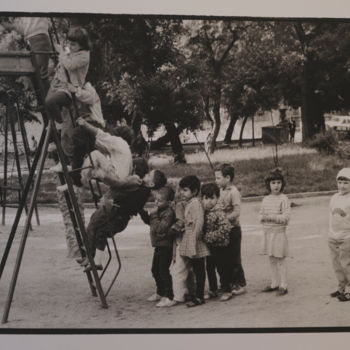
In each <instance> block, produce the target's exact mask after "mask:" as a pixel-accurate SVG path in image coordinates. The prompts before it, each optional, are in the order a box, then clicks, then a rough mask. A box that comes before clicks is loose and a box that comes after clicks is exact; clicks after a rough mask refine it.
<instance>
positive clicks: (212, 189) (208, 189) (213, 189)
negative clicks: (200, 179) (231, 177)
mask: <svg viewBox="0 0 350 350" xmlns="http://www.w3.org/2000/svg"><path fill="white" fill-rule="evenodd" d="M201 195H202V197H204V196H205V197H208V198H213V197H214V196H216V197H220V188H219V186H218V185H217V184H216V183H215V182H210V183H208V184H204V185H202V188H201Z"/></svg>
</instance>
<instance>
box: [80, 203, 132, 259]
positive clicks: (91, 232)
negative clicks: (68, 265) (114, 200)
mask: <svg viewBox="0 0 350 350" xmlns="http://www.w3.org/2000/svg"><path fill="white" fill-rule="evenodd" d="M129 220H130V216H129V215H123V214H122V213H121V212H120V210H119V208H116V207H108V208H107V207H105V206H101V207H100V208H98V209H97V210H96V211H95V212H94V213H93V214H92V216H91V218H90V222H89V225H88V227H87V229H86V232H87V235H88V240H89V247H90V249H91V253H92V254H93V255H95V251H96V248H97V249H98V250H102V251H103V250H105V247H106V244H107V238H108V237H113V236H114V235H115V234H116V233H118V232H121V231H123V230H124V229H125V228H126V226H127V225H128V223H129Z"/></svg>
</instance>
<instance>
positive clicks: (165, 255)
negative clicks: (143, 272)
mask: <svg viewBox="0 0 350 350" xmlns="http://www.w3.org/2000/svg"><path fill="white" fill-rule="evenodd" d="M172 258H173V247H155V249H154V254H153V261H152V275H153V278H154V279H155V281H156V285H157V294H158V295H160V296H162V297H167V298H169V299H173V298H174V293H173V283H172V279H171V275H170V271H169V267H170V264H171V260H172Z"/></svg>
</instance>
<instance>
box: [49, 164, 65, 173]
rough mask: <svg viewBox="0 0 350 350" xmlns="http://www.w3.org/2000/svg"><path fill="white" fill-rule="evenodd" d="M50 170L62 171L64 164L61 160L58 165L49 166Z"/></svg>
mask: <svg viewBox="0 0 350 350" xmlns="http://www.w3.org/2000/svg"><path fill="white" fill-rule="evenodd" d="M49 170H50V171H52V172H54V173H61V172H62V171H63V170H62V164H61V163H60V162H58V163H57V164H56V165H54V166H52V167H51V168H49Z"/></svg>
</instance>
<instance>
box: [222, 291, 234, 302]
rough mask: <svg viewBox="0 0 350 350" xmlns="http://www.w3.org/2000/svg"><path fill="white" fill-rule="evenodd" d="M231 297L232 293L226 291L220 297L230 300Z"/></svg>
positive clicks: (223, 299)
mask: <svg viewBox="0 0 350 350" xmlns="http://www.w3.org/2000/svg"><path fill="white" fill-rule="evenodd" d="M231 298H232V293H224V294H223V295H222V296H221V297H220V301H227V300H230V299H231Z"/></svg>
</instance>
